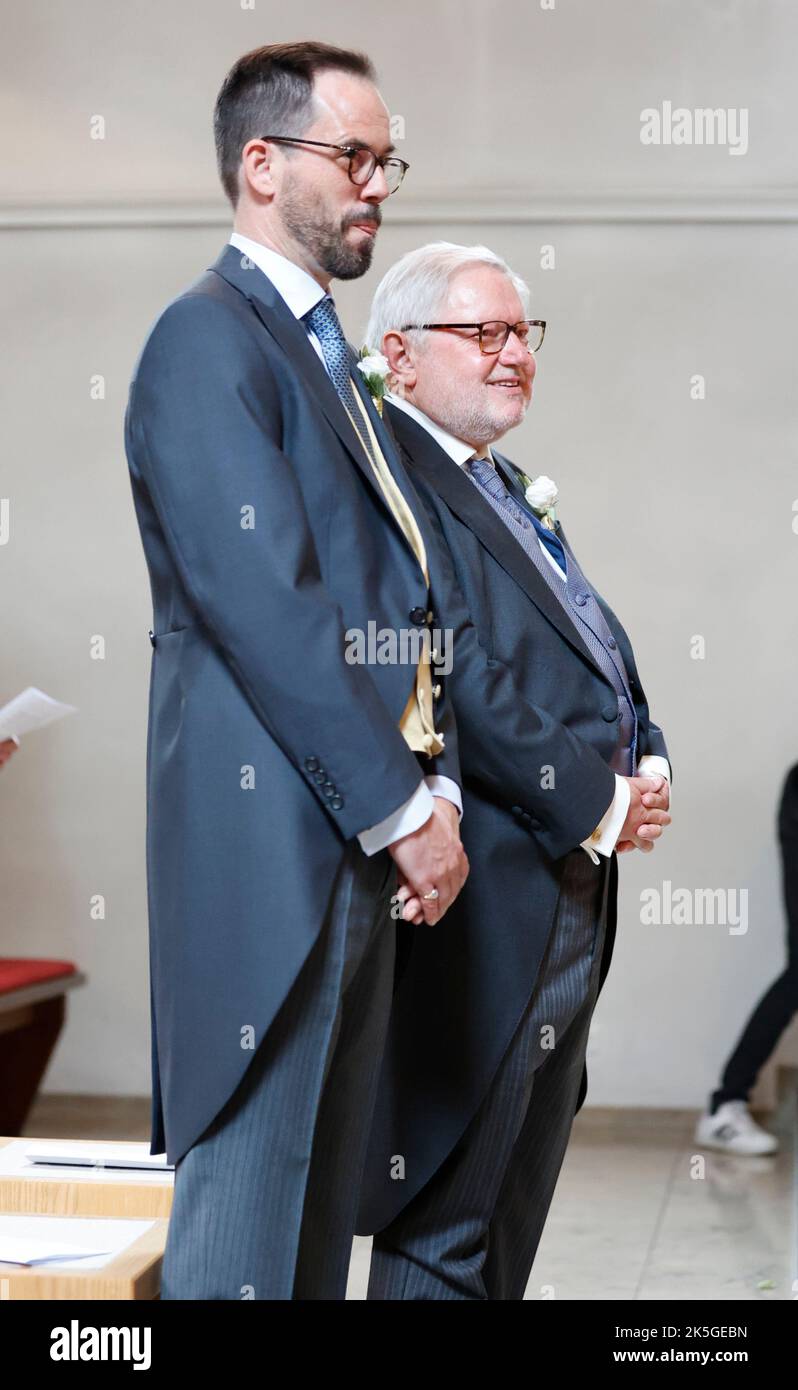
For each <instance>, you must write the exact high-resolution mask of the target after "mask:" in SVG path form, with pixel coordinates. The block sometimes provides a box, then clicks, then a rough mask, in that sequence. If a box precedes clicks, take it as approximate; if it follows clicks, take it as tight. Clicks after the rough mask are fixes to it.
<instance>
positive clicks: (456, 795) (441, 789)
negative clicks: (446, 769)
mask: <svg viewBox="0 0 798 1390" xmlns="http://www.w3.org/2000/svg"><path fill="white" fill-rule="evenodd" d="M424 781H425V782H426V784H427V786H428V787H429V789H430V791H431V792H432V795H433V796H441V797H443V799H444V801H451V802H452V803H453V804H454V805H455V806H456V807H457V809H458V811H459V812H460V819H461V820H462V819H463V798H462V795H461V792H460V788H459V787H458V785H457V783H456V782H453V781H452V779H451V777H441V776H440V774H438V773H436V774H434V775H433V776H431V777H425V778H424Z"/></svg>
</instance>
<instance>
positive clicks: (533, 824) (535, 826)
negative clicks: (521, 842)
mask: <svg viewBox="0 0 798 1390" xmlns="http://www.w3.org/2000/svg"><path fill="white" fill-rule="evenodd" d="M529 824H530V825H531V827H532V829H533V830H540V828H541V825H540V821H539V820H536V819H535V817H534V816H530V817H529Z"/></svg>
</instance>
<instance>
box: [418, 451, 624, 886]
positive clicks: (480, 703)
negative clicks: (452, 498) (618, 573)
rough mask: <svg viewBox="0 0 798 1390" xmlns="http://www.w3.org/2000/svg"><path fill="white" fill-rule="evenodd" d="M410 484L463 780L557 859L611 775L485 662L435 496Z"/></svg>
mask: <svg viewBox="0 0 798 1390" xmlns="http://www.w3.org/2000/svg"><path fill="white" fill-rule="evenodd" d="M412 478H413V484H414V486H415V487H416V490H417V491H418V492H419V494H420V496H421V498H422V501H423V502H424V503H425V505H426V507H427V511H428V514H429V517H430V520H431V522H432V526H433V528H434V530H435V532H436V533H437V541H438V553H437V555H436V566H437V568H438V572H439V574H440V580H441V589H440V594H439V597H438V600H437V605H436V611H437V613H438V614H439V616H440V618H441V621H442V623H445V624H446V626H447V627H450V628H452V629H453V631H454V645H453V664H452V671H451V674H450V675H449V676H448V677H447V678H446V679H447V685H448V692H449V694H450V696H451V698H452V702H453V704H454V708H455V711H456V717H457V728H458V746H459V758H460V765H461V768H462V775H463V778H464V780H465V781H466V782H472V783H474V784H475V785H476V786H478V787H479V789H480V790H481V792H482V793H483V795H487V796H488V797H490V798H491V799H492V800H494V801H496V802H498V803H499V804H501V805H505V806H507V807H509V809H510V811H511V812H512V814H513V815H514V816H515V817H516V818H517V820H518V821H519V822H520V823H521V824H522V825H524V826H525V827H526V828H527V829H528V830H529V831H530V832H532V833H533V834H534V835H535V836H536V838H537V839H538V840H539V841H540V842H541V844H542V845H543V847H544V849H545V850H546V852H547V853H548V854H549V855H550V856H551V857H552V858H553V859H558V858H560V857H561V856H562V855H564V854H566V853H568V851H569V850H572V849H576V848H577V847H579V846H580V845H581V843H582V841H583V840H585V839H587V838H588V836H589V835H590V834H591V833H592V831H593V830H594V829H595V827H596V826H597V825H598V823H599V822H600V820H601V819H602V817H603V816H604V814H605V812H606V811H607V809H608V808H609V806H610V805H611V804H612V801H613V798H614V796H615V786H616V784H615V774H614V773H613V772H612V770H611V769H610V768H609V767H608V765H607V764H606V763H605V761H604V759H603V758H602V757H601V755H600V754H599V753H597V752H596V750H595V749H594V748H592V747H591V745H590V744H588V743H586V742H585V741H584V740H583V739H581V738H579V737H578V736H577V735H576V734H574V733H572V732H571V730H569V729H568V728H566V726H565V725H564V724H561V723H560V722H559V721H558V720H557V719H554V718H553V717H552V715H551V714H549V712H548V711H547V710H545V709H542V708H540V707H539V706H537V705H534V704H532V703H531V702H530V701H529V700H528V699H527V698H526V696H525V695H524V693H523V691H522V690H521V689H520V688H519V686H518V684H517V682H516V678H515V675H514V673H513V671H512V668H511V667H509V666H506V665H504V663H503V662H500V661H497V660H496V659H495V658H493V657H490V656H489V655H488V653H487V652H486V650H485V648H484V647H483V646H482V644H481V642H480V640H479V634H478V632H477V629H476V627H475V625H474V623H473V621H472V619H471V616H470V614H469V612H468V607H467V603H466V600H465V596H464V595H463V592H462V589H461V587H460V585H459V583H458V580H457V574H456V571H455V567H454V564H453V561H452V555H451V551H450V550H449V547H448V544H447V542H446V538H445V535H444V533H443V529H442V527H441V524H440V520H439V517H438V515H437V511H436V505H435V504H436V500H437V499H436V497H435V494H434V493H432V492H431V491H430V490H428V487H427V485H426V483H425V481H424V480H423V479H422V478H421V477H420V476H419V475H418V474H417V473H416V472H414V473H413V474H412Z"/></svg>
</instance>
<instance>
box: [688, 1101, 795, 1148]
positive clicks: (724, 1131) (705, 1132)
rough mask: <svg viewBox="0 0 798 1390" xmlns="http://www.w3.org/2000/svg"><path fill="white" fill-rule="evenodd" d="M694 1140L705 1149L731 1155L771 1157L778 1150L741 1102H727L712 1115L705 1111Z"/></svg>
mask: <svg viewBox="0 0 798 1390" xmlns="http://www.w3.org/2000/svg"><path fill="white" fill-rule="evenodd" d="M695 1139H696V1143H697V1144H700V1145H701V1146H702V1147H703V1148H705V1149H721V1150H722V1151H723V1152H724V1153H732V1154H772V1153H775V1152H776V1150H777V1149H778V1147H779V1141H778V1139H777V1138H776V1136H775V1134H769V1133H768V1131H767V1130H766V1129H762V1127H761V1126H760V1125H758V1124H757V1123H756V1120H755V1119H754V1118H753V1116H752V1114H751V1112H750V1110H749V1109H748V1106H747V1105H746V1103H745V1101H744V1100H727V1101H726V1102H725V1103H724V1104H723V1105H719V1106H718V1108H717V1110H716V1111H715V1114H714V1115H710V1113H709V1111H708V1110H705V1111H704V1114H703V1115H702V1116H701V1118H700V1119H699V1121H698V1124H697V1125H696V1130H695Z"/></svg>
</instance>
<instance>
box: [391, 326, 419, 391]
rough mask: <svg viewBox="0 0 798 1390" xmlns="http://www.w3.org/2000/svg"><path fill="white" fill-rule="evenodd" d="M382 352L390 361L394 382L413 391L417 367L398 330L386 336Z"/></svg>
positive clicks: (393, 330) (393, 329)
mask: <svg viewBox="0 0 798 1390" xmlns="http://www.w3.org/2000/svg"><path fill="white" fill-rule="evenodd" d="M382 351H383V353H384V355H385V356H386V357H387V359H388V365H389V367H390V369H391V377H392V378H393V380H394V381H395V382H396V383H397V384H398V385H399V386H401V387H402V388H403V389H405V390H406V389H408V388H409V389H410V390H412V389H413V387H414V386H415V384H416V377H417V373H416V365H415V362H414V361H413V358H412V356H411V354H410V353H409V352H408V349H407V345H406V344H405V340H404V337H403V335H402V334H401V333H400V332H399V330H398V329H395V328H392V329H391V330H390V331H389V332H388V333H386V334H385V337H384V338H383V340H382Z"/></svg>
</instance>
